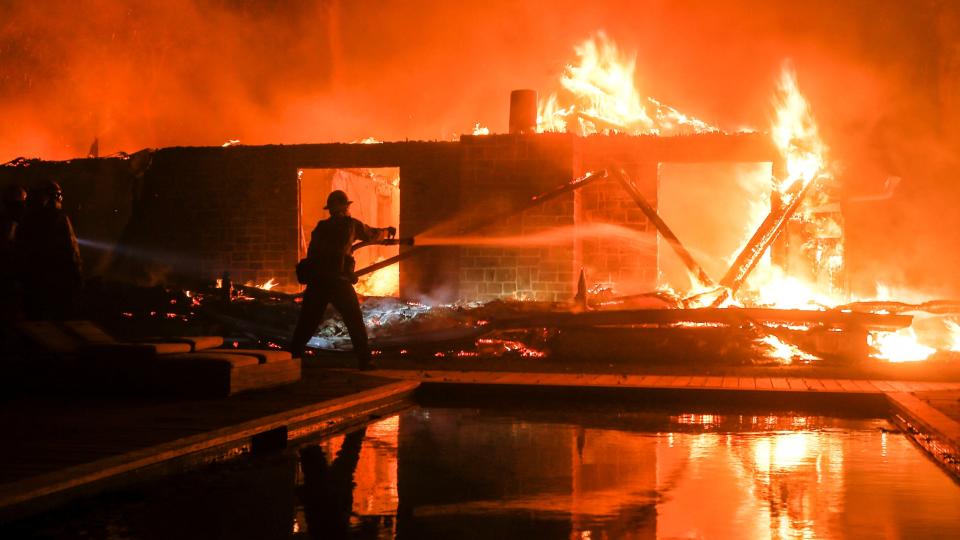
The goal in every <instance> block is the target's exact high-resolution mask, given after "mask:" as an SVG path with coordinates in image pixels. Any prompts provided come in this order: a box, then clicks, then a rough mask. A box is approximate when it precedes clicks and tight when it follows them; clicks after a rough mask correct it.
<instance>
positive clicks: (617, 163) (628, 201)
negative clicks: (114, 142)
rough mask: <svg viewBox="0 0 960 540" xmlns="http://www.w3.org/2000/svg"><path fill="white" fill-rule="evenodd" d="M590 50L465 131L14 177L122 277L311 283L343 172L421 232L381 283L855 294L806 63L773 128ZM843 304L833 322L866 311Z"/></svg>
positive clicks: (103, 162)
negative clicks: (803, 83)
mask: <svg viewBox="0 0 960 540" xmlns="http://www.w3.org/2000/svg"><path fill="white" fill-rule="evenodd" d="M576 52H577V56H578V61H577V62H576V63H575V64H572V65H570V66H568V67H567V69H566V70H565V71H564V73H563V76H562V77H561V81H560V83H561V87H562V88H561V90H560V91H559V92H558V93H554V94H551V95H549V96H548V97H546V98H544V99H538V96H537V93H536V92H535V91H532V90H517V91H514V92H513V93H512V94H511V99H510V108H509V109H510V115H509V118H510V132H509V133H506V134H490V133H489V130H487V129H486V128H481V127H480V126H479V124H478V126H477V128H476V129H475V132H474V133H473V134H470V135H462V136H460V137H459V138H458V139H457V140H454V141H403V142H380V141H376V140H373V139H365V140H362V141H357V142H353V143H336V144H298V145H261V146H246V145H240V144H237V142H238V141H229V142H228V143H226V144H224V145H223V146H218V147H174V148H162V149H157V150H153V149H148V150H143V151H141V152H137V153H135V154H132V155H126V154H121V155H115V156H110V157H104V158H87V159H76V160H71V161H65V162H47V161H40V160H25V159H18V160H14V161H12V162H10V163H8V164H6V166H4V167H2V168H0V177H2V179H3V180H6V181H14V182H20V183H25V184H28V183H30V182H31V181H32V180H34V179H39V178H49V177H56V178H59V179H61V181H62V184H63V185H64V188H65V189H66V190H67V192H68V193H71V196H70V197H68V209H69V211H70V213H71V214H72V215H73V216H74V220H75V223H76V224H77V229H78V230H79V231H81V245H82V248H83V250H84V255H85V257H84V258H85V260H86V261H88V266H87V268H88V271H90V272H91V273H92V274H97V275H104V276H108V277H110V278H116V279H120V280H131V279H133V280H135V281H138V282H141V283H144V282H146V283H164V284H168V285H178V286H181V287H183V288H193V289H196V288H200V287H203V286H205V285H206V284H210V283H212V282H214V281H215V280H217V281H218V282H219V283H221V285H222V284H223V283H224V281H227V282H233V283H237V284H241V283H244V284H247V285H250V286H259V287H261V288H264V289H273V290H275V291H279V292H285V293H295V292H297V291H299V286H298V285H297V284H296V278H295V276H294V267H295V265H296V263H297V261H298V260H299V259H301V258H302V257H303V256H304V255H305V252H306V246H307V242H308V240H309V237H310V232H311V230H312V227H313V225H314V223H316V222H317V221H318V220H319V219H321V218H323V217H324V216H325V211H324V210H323V208H322V207H323V200H324V198H325V196H326V194H327V193H329V192H330V191H331V190H333V189H342V190H344V191H346V192H347V194H348V196H349V197H350V198H351V199H352V200H353V201H355V203H356V204H355V206H354V214H355V215H356V216H357V217H359V218H360V219H362V220H363V221H365V222H367V223H369V224H371V225H373V226H387V225H390V224H394V223H397V224H399V231H400V234H401V235H402V236H405V237H412V238H414V239H415V244H414V245H404V246H399V247H398V246H390V247H387V246H380V247H374V248H367V249H364V250H359V251H358V254H357V258H358V275H359V276H361V277H360V279H361V282H360V283H359V284H358V290H359V291H360V292H361V293H362V294H365V295H368V296H397V297H399V298H401V299H403V300H406V301H415V302H428V303H438V302H440V303H451V302H475V301H480V302H488V301H492V300H532V301H540V302H567V301H570V300H571V299H573V298H574V297H578V298H580V302H581V304H582V305H583V306H588V307H590V308H592V309H624V308H628V307H630V306H631V305H643V300H642V299H643V298H648V299H649V298H657V297H660V298H661V299H663V298H668V299H669V301H667V303H666V307H687V308H698V307H699V308H705V307H712V308H722V307H726V306H728V305H738V306H748V307H750V306H752V307H764V308H771V307H772V308H780V309H804V310H810V309H814V310H823V309H828V308H834V307H836V306H838V305H841V304H845V303H846V302H848V301H849V300H850V299H851V298H850V297H849V295H848V291H847V289H846V287H845V275H844V225H843V216H842V213H841V211H840V208H841V205H840V199H839V195H838V193H839V192H840V189H839V186H838V182H837V181H836V179H834V178H833V177H832V174H831V167H830V164H829V162H828V149H827V147H826V145H825V144H824V142H823V141H822V139H821V137H820V135H819V133H818V128H817V124H816V122H815V120H814V117H813V114H812V111H811V110H810V108H809V105H808V103H807V101H806V99H805V98H804V96H803V94H802V92H801V90H800V88H799V86H798V84H797V81H796V78H795V76H794V74H793V72H792V71H791V70H790V69H789V67H787V68H785V69H784V71H783V75H782V77H781V80H780V82H779V86H778V89H777V92H776V99H775V114H774V118H773V121H772V125H771V126H770V127H769V129H766V130H759V131H754V130H741V131H739V132H735V133H727V132H723V131H721V130H720V129H718V128H716V127H713V126H711V125H710V124H708V123H707V122H704V121H702V120H699V119H697V118H694V117H691V116H688V115H685V114H683V113H681V112H680V111H678V110H676V109H674V108H672V107H670V106H669V105H666V104H664V103H662V102H660V101H658V100H656V99H653V98H649V97H643V96H641V95H639V93H638V92H637V90H636V87H635V85H634V79H635V75H634V63H633V60H632V59H630V58H629V57H628V56H625V55H623V54H622V53H621V52H620V51H619V50H618V49H617V47H616V45H615V44H613V42H612V41H610V40H609V39H608V38H607V37H606V36H605V35H604V34H602V33H601V34H599V35H598V36H597V37H596V38H593V39H591V40H587V41H586V42H584V43H583V44H581V45H580V46H579V47H578V48H577V49H576ZM504 101H506V100H504ZM505 104H506V103H505ZM106 194H109V195H106ZM587 296H590V299H589V300H588V299H587ZM638 299H639V301H640V304H636V302H637V301H638ZM647 307H649V306H647ZM691 317H692V318H690V320H689V321H687V322H690V323H697V321H699V320H700V319H699V317H700V316H699V315H691ZM708 319H709V317H708ZM774 319H777V317H774ZM780 319H782V317H781V318H780ZM780 319H777V320H778V322H779V323H784V320H780ZM786 319H789V320H790V321H794V319H796V317H794V316H789V317H786ZM800 319H803V320H805V319H804V318H803V317H800ZM831 321H832V322H829V324H827V325H826V327H825V329H826V330H831V329H834V330H835V329H837V328H838V327H842V328H846V329H847V330H848V331H849V330H852V329H853V328H852V327H850V325H849V324H847V323H842V324H841V322H838V321H837V320H832V319H831ZM622 322H625V323H630V322H631V321H629V320H625V321H622ZM676 322H682V321H676ZM774 322H777V321H774ZM871 324H872V325H873V326H871V325H867V326H863V325H860V324H854V327H856V328H855V331H853V332H852V335H853V336H854V338H853V341H854V342H855V343H860V344H863V345H864V346H865V342H866V339H865V338H866V334H865V333H864V332H866V331H867V330H871V329H873V330H878V329H882V330H885V331H889V330H892V329H897V328H902V326H903V325H902V324H901V323H900V322H897V323H893V324H891V325H885V324H879V323H871ZM947 331H949V329H942V331H941V333H943V332H947ZM847 333H850V332H847ZM767 339H771V340H772V339H774V338H771V337H769V336H768V337H767ZM907 339H913V338H907ZM775 345H777V346H780V345H782V343H781V342H779V341H778V340H777V343H776V344H775ZM837 347H838V346H836V345H832V346H830V347H828V349H837ZM817 348H818V350H819V347H817ZM839 348H840V349H843V350H848V349H850V345H849V344H846V345H842V346H839ZM853 349H854V350H855V355H857V356H858V355H860V354H862V352H863V349H862V348H861V347H860V346H859V345H858V346H855V347H853ZM828 352H829V351H828ZM844 354H846V353H844Z"/></svg>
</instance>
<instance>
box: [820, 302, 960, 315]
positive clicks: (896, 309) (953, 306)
mask: <svg viewBox="0 0 960 540" xmlns="http://www.w3.org/2000/svg"><path fill="white" fill-rule="evenodd" d="M837 309H849V310H853V311H873V312H879V311H885V312H887V313H907V312H911V311H924V312H927V313H932V314H934V315H960V300H931V301H929V302H923V303H920V304H908V303H906V302H894V301H886V300H878V301H866V302H852V303H849V304H845V305H842V306H838V307H837Z"/></svg>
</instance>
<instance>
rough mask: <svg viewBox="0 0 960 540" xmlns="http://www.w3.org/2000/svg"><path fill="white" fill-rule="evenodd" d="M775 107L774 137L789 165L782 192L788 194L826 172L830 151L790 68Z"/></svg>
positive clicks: (779, 91) (783, 80)
mask: <svg viewBox="0 0 960 540" xmlns="http://www.w3.org/2000/svg"><path fill="white" fill-rule="evenodd" d="M775 105H776V120H775V122H774V124H773V127H772V128H771V134H772V136H773V142H774V144H775V145H776V146H777V148H778V149H779V150H780V153H781V155H782V156H783V158H784V160H785V161H786V167H787V177H786V178H782V179H780V186H779V188H780V191H786V190H787V189H788V188H790V186H792V185H793V184H794V182H796V181H797V180H802V181H803V182H804V183H807V182H810V181H811V180H813V179H814V178H815V177H816V176H817V175H818V174H820V173H821V172H822V171H823V168H824V163H825V161H824V155H825V154H826V150H827V148H826V145H825V144H824V143H823V141H822V140H821V139H820V135H819V130H818V129H817V123H816V121H814V119H813V114H812V113H811V112H810V104H809V103H808V102H807V99H806V98H805V97H804V96H803V94H801V93H800V87H799V85H798V84H797V75H796V73H795V72H794V71H793V69H792V68H790V67H789V66H787V67H784V69H783V72H782V73H781V75H780V84H779V87H778V89H777V96H776V101H775Z"/></svg>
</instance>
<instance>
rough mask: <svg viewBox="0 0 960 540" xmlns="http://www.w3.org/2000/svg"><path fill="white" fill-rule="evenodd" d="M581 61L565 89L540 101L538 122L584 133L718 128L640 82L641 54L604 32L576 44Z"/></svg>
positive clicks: (566, 75)
mask: <svg viewBox="0 0 960 540" xmlns="http://www.w3.org/2000/svg"><path fill="white" fill-rule="evenodd" d="M574 51H575V52H576V54H577V63H576V64H571V65H568V66H567V67H566V69H565V70H564V72H563V75H562V76H561V78H560V85H561V86H562V87H563V92H562V93H561V94H557V93H554V94H552V95H550V96H549V97H548V98H547V99H546V100H544V102H543V103H542V104H541V105H540V107H539V111H538V127H537V130H538V131H540V132H544V131H557V132H565V131H574V132H577V133H580V134H582V135H589V134H592V133H603V132H615V133H628V134H632V135H641V134H677V133H689V132H695V133H699V132H709V131H718V130H717V128H714V127H712V126H710V125H709V124H707V123H706V122H704V121H702V120H699V119H697V118H694V117H692V116H688V115H685V114H683V113H681V112H680V111H678V110H676V109H674V108H673V107H670V106H668V105H664V104H663V103H660V102H659V101H657V100H655V99H653V98H649V97H646V98H645V97H643V96H641V94H640V92H639V91H638V90H637V87H636V54H629V55H628V54H625V53H623V52H622V51H621V50H620V49H619V47H617V44H616V43H614V42H613V40H611V39H610V38H609V37H607V35H606V34H605V33H603V32H598V33H597V35H596V36H595V37H593V38H590V39H587V40H586V41H584V42H583V43H581V44H579V45H577V46H575V47H574Z"/></svg>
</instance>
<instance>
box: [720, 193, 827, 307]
mask: <svg viewBox="0 0 960 540" xmlns="http://www.w3.org/2000/svg"><path fill="white" fill-rule="evenodd" d="M817 180H818V179H816V178H815V179H813V180H811V181H809V182H803V181H802V180H798V181H796V182H794V184H793V186H791V187H790V189H789V190H788V191H787V193H785V194H784V200H786V201H787V202H786V204H783V205H781V206H780V207H778V208H775V209H774V210H773V211H771V212H770V214H768V215H767V218H766V219H764V220H763V223H761V224H760V226H759V227H757V230H756V232H755V233H754V234H753V236H752V237H751V238H750V241H749V242H747V244H746V245H745V246H744V247H743V249H742V250H741V251H740V254H739V255H737V258H736V260H734V261H733V264H732V265H730V269H729V270H727V273H726V275H724V276H723V279H721V280H720V285H721V286H722V287H725V288H726V289H727V290H729V291H730V295H731V296H732V295H734V294H736V292H737V290H739V289H740V286H741V285H743V282H744V281H745V280H746V279H747V276H748V275H750V272H751V271H753V269H754V267H755V266H756V265H757V263H758V262H759V261H760V257H761V256H763V254H764V252H766V251H767V249H768V248H769V247H770V245H771V244H773V242H774V240H776V239H777V237H778V236H780V233H781V232H783V228H784V226H785V225H786V223H787V221H789V220H790V218H791V217H793V215H794V214H796V213H797V210H799V209H800V203H802V202H803V199H804V197H806V195H807V193H808V192H809V191H810V189H811V186H813V185H814V184H816V183H817Z"/></svg>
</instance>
